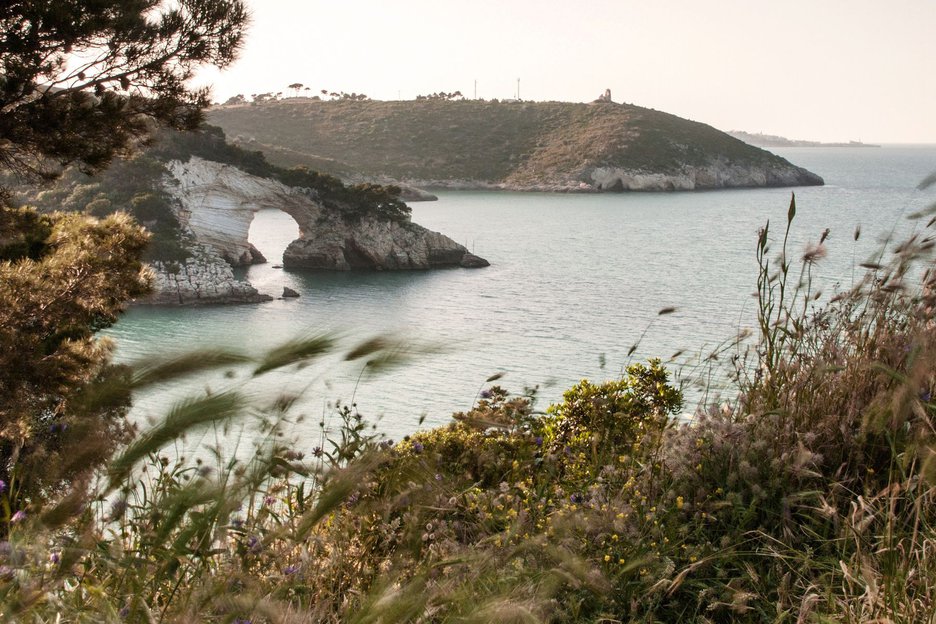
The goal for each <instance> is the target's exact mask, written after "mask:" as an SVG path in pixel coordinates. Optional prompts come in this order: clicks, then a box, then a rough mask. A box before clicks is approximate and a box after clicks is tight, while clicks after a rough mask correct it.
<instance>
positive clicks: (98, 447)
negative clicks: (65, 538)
mask: <svg viewBox="0 0 936 624" xmlns="http://www.w3.org/2000/svg"><path fill="white" fill-rule="evenodd" d="M0 214H2V221H0V258H3V259H4V261H2V262H0V479H2V480H3V482H4V485H5V486H6V488H4V489H8V492H7V494H8V497H7V498H6V499H5V501H4V502H6V503H7V505H6V506H7V511H9V509H10V507H12V508H14V509H15V508H18V507H20V506H21V505H22V504H23V503H24V501H25V499H27V498H29V497H33V496H36V495H39V494H43V493H49V492H50V491H51V490H54V489H56V487H57V486H59V485H61V484H63V483H65V482H68V481H73V480H75V479H79V478H80V476H81V475H82V474H84V473H86V472H87V470H88V469H89V468H92V467H94V466H96V465H97V464H98V463H99V462H100V461H101V460H103V459H104V458H105V457H107V455H108V454H109V453H110V452H111V451H113V449H114V446H115V445H116V444H117V443H118V442H119V441H121V440H122V439H124V437H125V435H126V433H127V431H128V429H127V425H126V423H125V422H124V421H123V419H122V417H123V415H124V413H125V411H126V408H127V407H128V406H129V397H128V395H127V393H126V392H108V393H105V394H102V393H101V392H100V390H102V389H103V388H105V387H108V388H111V389H113V387H114V386H113V385H112V384H111V383H110V382H112V381H114V380H115V379H116V376H117V375H119V369H118V368H115V367H113V366H110V365H109V364H108V360H109V355H110V351H111V345H110V343H109V342H107V341H101V340H97V339H95V337H94V333H95V332H96V331H98V330H100V329H103V328H104V327H107V326H109V325H110V324H112V323H113V322H114V321H115V320H116V319H117V314H118V313H119V312H120V310H121V309H122V308H123V305H124V302H125V301H127V300H128V299H130V298H132V297H135V296H138V295H140V294H143V293H144V292H146V290H147V287H148V281H147V278H146V275H145V273H144V272H143V269H142V264H141V263H140V256H141V254H142V252H143V249H144V247H145V245H146V241H147V235H146V233H145V232H144V231H143V230H142V228H140V227H139V226H137V225H135V224H133V222H132V221H131V220H130V218H129V217H127V216H126V215H112V216H110V217H108V218H107V219H104V220H102V221H98V220H96V219H92V218H89V217H86V216H83V215H78V214H69V213H54V214H51V215H39V214H38V213H36V212H35V211H33V210H30V209H20V210H12V209H7V210H5V211H3V212H2V213H0ZM105 382H106V383H105Z"/></svg>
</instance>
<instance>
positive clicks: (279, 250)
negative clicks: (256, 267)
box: [247, 208, 300, 264]
mask: <svg viewBox="0 0 936 624" xmlns="http://www.w3.org/2000/svg"><path fill="white" fill-rule="evenodd" d="M299 237H300V234H299V224H298V223H297V222H296V220H295V219H294V218H293V217H292V215H290V214H289V213H287V212H285V211H283V210H280V209H278V208H261V209H260V210H257V211H256V212H254V213H253V220H252V221H251V222H250V228H249V229H248V232H247V242H248V244H249V245H250V247H251V249H253V250H256V252H258V253H259V254H260V256H261V257H262V258H263V259H262V260H260V261H259V262H257V261H254V262H252V264H260V263H264V262H272V263H274V264H282V262H283V251H285V250H286V247H287V246H288V245H289V243H291V242H293V241H294V240H296V239H297V238H299Z"/></svg>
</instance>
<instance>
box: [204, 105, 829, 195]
mask: <svg viewBox="0 0 936 624" xmlns="http://www.w3.org/2000/svg"><path fill="white" fill-rule="evenodd" d="M209 119H210V120H211V122H212V123H214V124H217V125H219V126H221V127H222V128H224V130H225V132H226V133H227V134H228V136H230V137H232V138H233V140H234V141H235V142H237V143H239V144H241V145H245V146H249V147H250V148H251V149H259V150H261V151H263V152H264V153H265V154H266V155H267V157H268V158H269V159H270V160H271V161H272V162H275V163H277V164H280V165H284V166H295V165H305V166H308V167H310V168H312V169H315V170H318V171H324V172H328V173H332V174H334V175H338V176H340V177H342V178H344V179H352V180H353V179H373V180H384V179H392V180H400V181H404V182H407V183H411V184H414V185H416V186H428V187H449V188H485V187H502V188H510V189H518V190H562V191H574V190H580V191H601V190H691V189H703V188H726V187H735V186H737V187H752V186H798V185H815V184H822V179H821V178H820V177H819V176H817V175H815V174H812V173H810V172H808V171H806V170H805V169H801V168H799V167H795V166H793V165H791V164H790V163H789V162H787V161H786V160H784V159H782V158H780V157H778V156H775V155H773V154H771V153H769V152H766V151H764V150H761V149H758V148H755V147H752V146H750V145H747V144H745V143H744V142H742V141H739V140H737V139H735V138H733V137H731V136H729V135H727V134H725V133H723V132H720V131H718V130H716V129H714V128H712V127H711V126H707V125H705V124H701V123H697V122H692V121H688V120H685V119H682V118H679V117H676V116H674V115H669V114H667V113H662V112H659V111H654V110H650V109H646V108H641V107H639V106H633V105H629V104H615V103H612V102H595V103H591V104H574V103H563V102H498V101H481V100H461V101H438V100H427V101H397V102H381V101H317V100H312V99H306V98H290V99H284V100H273V101H266V102H262V103H247V104H235V105H228V106H218V107H215V108H213V109H212V110H211V111H209Z"/></svg>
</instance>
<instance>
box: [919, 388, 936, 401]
mask: <svg viewBox="0 0 936 624" xmlns="http://www.w3.org/2000/svg"><path fill="white" fill-rule="evenodd" d="M931 398H933V395H932V394H930V391H929V390H924V391H923V392H921V393H920V400H921V401H923V402H924V403H929V402H930V399H931Z"/></svg>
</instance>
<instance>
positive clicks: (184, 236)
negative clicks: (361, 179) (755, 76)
mask: <svg viewBox="0 0 936 624" xmlns="http://www.w3.org/2000/svg"><path fill="white" fill-rule="evenodd" d="M401 194H402V189H399V188H396V187H384V186H380V185H375V184H373V183H362V184H358V185H353V186H348V185H344V184H342V183H341V182H340V181H339V180H337V179H336V178H333V177H331V176H328V175H323V174H319V173H316V172H311V171H308V170H306V169H293V170H286V169H282V168H279V167H276V166H275V165H271V164H270V163H268V162H267V161H266V160H265V159H264V157H263V155H262V154H260V153H257V152H246V151H244V150H241V149H239V148H237V147H234V146H231V145H230V144H228V143H227V142H226V141H225V137H224V134H223V133H222V132H221V131H220V130H219V129H217V128H210V127H208V128H205V129H204V130H203V131H201V132H198V133H191V134H182V133H167V134H166V135H164V136H162V137H161V138H160V140H159V141H158V142H157V144H156V145H155V146H154V147H153V148H151V149H149V150H148V151H146V152H144V153H141V154H138V155H137V156H136V157H135V158H133V159H130V160H126V161H119V162H116V163H114V165H113V166H112V167H110V168H109V169H108V170H107V171H106V172H105V173H103V174H101V175H100V176H98V177H94V178H89V177H88V176H86V175H85V174H83V173H81V172H79V171H77V170H69V171H66V172H65V174H64V175H63V176H62V178H61V179H60V180H58V181H57V182H56V183H55V184H54V185H53V186H52V187H51V188H48V189H44V190H43V191H42V192H41V193H35V192H28V191H24V192H23V193H22V194H21V198H22V200H23V202H24V203H31V204H33V205H38V206H39V207H40V208H44V209H51V210H55V209H67V210H68V209H70V210H80V211H82V212H86V213H89V214H92V215H96V216H103V215H105V214H108V213H109V212H112V211H114V210H126V211H128V212H130V213H131V214H132V215H133V216H135V217H136V218H137V219H138V220H139V221H140V222H141V223H142V224H143V225H145V226H146V227H147V228H148V229H149V230H150V232H151V233H152V240H151V246H150V251H149V257H148V262H149V264H150V266H151V268H152V271H153V275H154V280H153V285H154V290H153V292H152V294H151V295H149V296H148V297H146V298H145V299H141V300H140V301H138V303H143V304H153V305H202V304H229V303H254V302H261V301H269V300H271V299H272V297H271V296H270V295H269V294H265V293H260V292H258V291H257V289H256V288H254V287H253V286H252V285H251V284H249V283H248V282H246V281H244V280H240V279H237V278H236V277H235V274H234V270H233V269H234V267H238V266H246V265H250V264H256V263H262V262H266V261H267V259H266V258H264V257H263V255H262V254H261V253H260V252H259V251H258V250H257V249H256V248H255V247H254V246H253V245H252V244H251V243H250V241H249V240H248V234H249V231H250V224H251V223H252V221H253V219H254V215H255V214H256V213H257V212H258V211H260V210H263V209H270V208H273V209H277V210H281V211H283V212H285V213H287V214H289V215H290V216H291V217H292V218H293V220H295V222H296V223H297V224H298V226H299V238H298V239H296V240H295V241H293V242H292V243H291V244H290V245H289V247H288V248H287V250H286V252H285V253H284V256H283V261H282V263H283V266H284V268H286V269H314V270H328V271H336V270H337V271H348V270H373V271H382V270H423V269H433V268H441V267H464V268H479V267H484V266H488V263H487V261H486V260H484V259H483V258H479V257H478V256H475V255H473V254H471V253H469V251H468V250H467V249H466V248H465V247H464V246H463V245H460V244H458V243H456V242H455V241H453V240H452V239H451V238H449V237H447V236H445V235H443V234H440V233H438V232H432V231H430V230H428V229H426V228H424V227H422V226H419V225H417V224H415V223H413V222H412V221H411V220H410V217H409V213H410V210H409V207H408V206H406V204H405V203H404V202H403V201H402V199H401Z"/></svg>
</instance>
